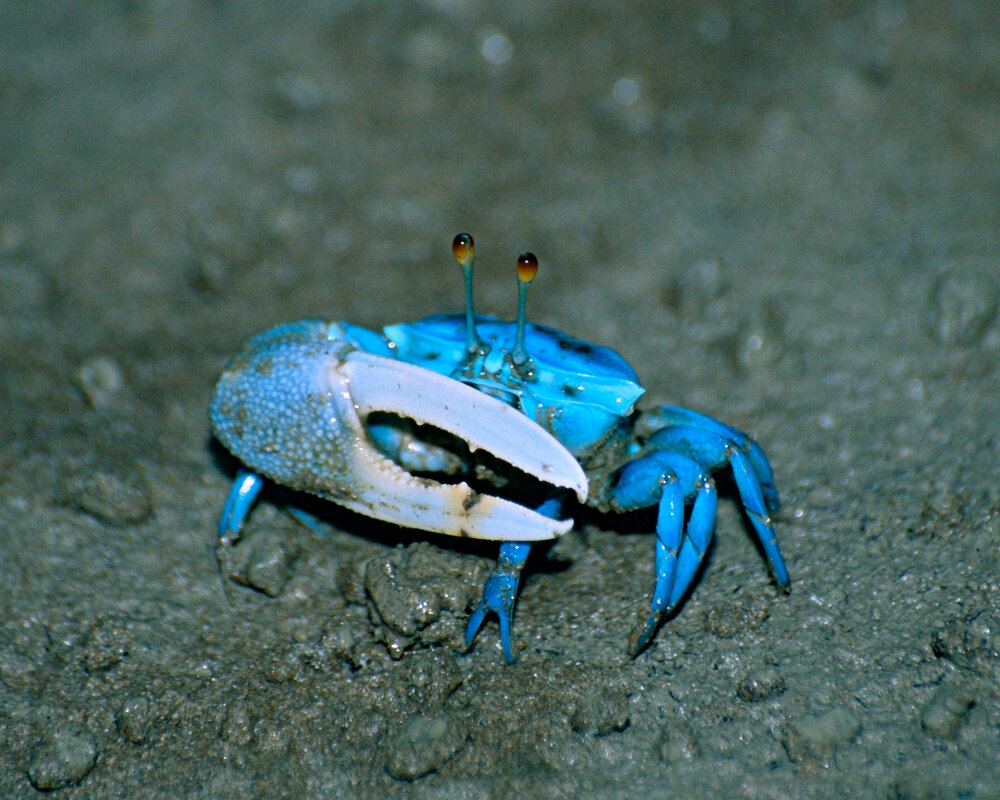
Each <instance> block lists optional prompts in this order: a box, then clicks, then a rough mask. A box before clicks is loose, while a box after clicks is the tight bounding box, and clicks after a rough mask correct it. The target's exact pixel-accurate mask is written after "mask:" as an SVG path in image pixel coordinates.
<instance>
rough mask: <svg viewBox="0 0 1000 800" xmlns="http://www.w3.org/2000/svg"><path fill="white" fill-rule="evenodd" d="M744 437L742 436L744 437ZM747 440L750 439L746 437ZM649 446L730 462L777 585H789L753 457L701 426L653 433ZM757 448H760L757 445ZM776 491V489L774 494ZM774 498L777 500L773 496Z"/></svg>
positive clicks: (708, 464)
mask: <svg viewBox="0 0 1000 800" xmlns="http://www.w3.org/2000/svg"><path fill="white" fill-rule="evenodd" d="M719 424H720V425H721V423H719ZM744 438H745V437H744ZM747 441H749V440H747ZM648 444H649V446H652V447H656V448H663V449H665V450H669V451H670V452H673V453H680V454H682V455H685V456H687V457H688V458H691V459H692V460H694V461H696V462H697V463H699V464H702V465H704V467H705V469H708V470H714V469H718V468H720V467H724V466H726V465H727V464H729V465H730V466H731V467H732V470H733V476H734V478H735V479H736V488H737V489H738V490H739V493H740V500H741V501H742V502H743V508H744V509H745V510H746V512H747V516H748V517H749V518H750V522H751V523H752V524H753V526H754V530H755V531H756V533H757V538H758V539H759V540H760V543H761V546H762V547H763V548H764V555H766V556H767V560H768V563H769V564H770V566H771V572H772V574H773V575H774V579H775V580H776V581H777V582H778V585H779V586H781V587H782V588H783V589H787V588H788V584H789V578H788V568H787V567H786V566H785V560H784V558H782V556H781V550H780V549H779V548H778V538H777V536H776V534H775V532H774V526H773V525H772V524H771V518H770V515H769V509H771V508H772V504H771V503H769V502H768V499H767V491H766V489H765V487H764V484H762V482H761V479H760V475H759V473H758V470H757V468H756V465H755V463H754V459H753V457H752V456H751V455H750V454H749V452H747V451H746V450H744V449H743V448H741V447H740V446H739V445H738V444H737V443H735V442H733V441H732V440H731V439H729V438H726V437H723V436H720V435H717V434H715V433H713V432H711V431H709V430H708V429H706V428H704V427H699V428H696V427H691V426H687V425H675V426H671V427H668V428H663V429H662V430H659V431H657V432H656V433H654V434H653V435H652V436H651V437H650V438H649V442H648ZM758 450H759V448H758ZM776 497H777V493H776V492H775V498H776ZM775 502H777V500H776V499H775Z"/></svg>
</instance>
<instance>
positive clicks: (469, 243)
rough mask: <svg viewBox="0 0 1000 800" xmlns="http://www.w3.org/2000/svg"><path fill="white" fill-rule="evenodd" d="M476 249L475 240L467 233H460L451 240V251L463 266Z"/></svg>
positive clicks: (470, 258)
mask: <svg viewBox="0 0 1000 800" xmlns="http://www.w3.org/2000/svg"><path fill="white" fill-rule="evenodd" d="M475 249H476V242H475V240H474V239H473V238H472V237H471V236H470V235H469V234H467V233H460V234H458V235H457V236H456V237H455V238H454V239H452V242H451V252H452V253H454V254H455V259H456V260H457V261H458V263H459V264H461V265H462V266H463V267H464V266H465V265H466V264H468V263H469V262H470V261H472V257H473V253H474V252H475Z"/></svg>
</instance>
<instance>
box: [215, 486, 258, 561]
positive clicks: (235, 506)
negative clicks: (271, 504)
mask: <svg viewBox="0 0 1000 800" xmlns="http://www.w3.org/2000/svg"><path fill="white" fill-rule="evenodd" d="M263 487H264V479H263V478H262V477H260V475H258V474H256V473H255V472H250V471H249V470H243V469H241V470H240V471H239V472H238V473H237V474H236V480H235V481H233V488H232V489H230V490H229V496H228V497H227V498H226V504H225V505H224V506H223V507H222V516H221V517H220V518H219V538H220V539H221V540H222V543H223V544H232V543H233V542H235V541H237V540H238V539H239V538H240V531H241V530H242V529H243V522H244V521H245V520H246V518H247V514H248V513H250V509H251V507H252V506H253V504H254V501H255V500H256V499H257V495H258V494H260V490H261V489H262V488H263Z"/></svg>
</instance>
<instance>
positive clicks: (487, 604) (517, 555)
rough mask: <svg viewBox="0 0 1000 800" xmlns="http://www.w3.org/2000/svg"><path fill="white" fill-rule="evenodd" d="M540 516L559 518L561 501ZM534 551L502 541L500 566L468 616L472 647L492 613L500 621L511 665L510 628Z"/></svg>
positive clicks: (541, 508)
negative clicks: (522, 574) (529, 557)
mask: <svg viewBox="0 0 1000 800" xmlns="http://www.w3.org/2000/svg"><path fill="white" fill-rule="evenodd" d="M535 510H536V511H537V512H538V513H539V514H544V515H545V516H547V517H551V518H552V519H557V518H558V517H559V516H560V512H561V510H562V503H561V501H559V500H555V499H553V500H548V501H546V502H544V503H542V505H540V506H539V507H538V508H537V509H535ZM530 552H531V545H530V544H529V543H528V542H502V543H501V544H500V555H499V556H498V557H497V565H496V566H495V567H494V568H493V572H491V573H490V577H489V578H487V579H486V585H485V586H484V587H483V599H482V600H480V601H479V605H478V606H476V610H475V611H473V612H472V616H471V617H469V623H468V625H466V627H465V644H466V646H468V645H470V644H472V640H473V639H474V638H475V636H476V633H478V631H479V628H480V627H482V624H483V620H485V619H486V615H487V614H489V613H490V612H491V611H492V612H493V613H494V614H496V615H497V617H499V619H500V643H501V644H502V645H503V657H504V658H505V659H506V660H507V663H508V664H513V663H514V662H516V661H517V655H516V654H515V653H514V646H513V644H512V643H511V637H510V634H511V629H512V628H513V623H514V604H515V603H516V601H517V585H518V583H519V581H520V580H521V570H522V569H524V562H525V561H527V560H528V553H530Z"/></svg>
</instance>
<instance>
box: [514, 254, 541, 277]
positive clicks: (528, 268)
mask: <svg viewBox="0 0 1000 800" xmlns="http://www.w3.org/2000/svg"><path fill="white" fill-rule="evenodd" d="M537 274H538V259H537V258H535V254H534V253H523V254H522V255H520V256H518V259H517V279H518V280H519V281H521V283H531V281H532V280H533V279H534V277H535V275H537Z"/></svg>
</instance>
